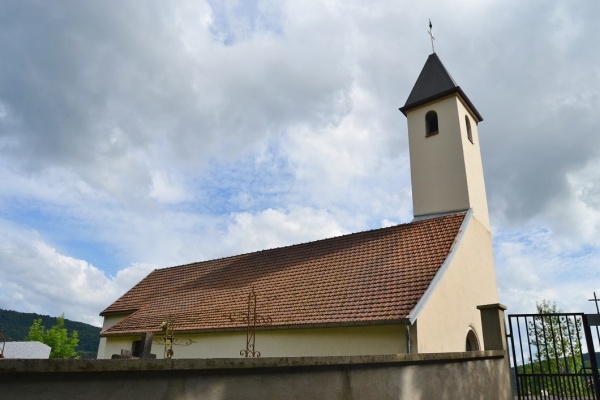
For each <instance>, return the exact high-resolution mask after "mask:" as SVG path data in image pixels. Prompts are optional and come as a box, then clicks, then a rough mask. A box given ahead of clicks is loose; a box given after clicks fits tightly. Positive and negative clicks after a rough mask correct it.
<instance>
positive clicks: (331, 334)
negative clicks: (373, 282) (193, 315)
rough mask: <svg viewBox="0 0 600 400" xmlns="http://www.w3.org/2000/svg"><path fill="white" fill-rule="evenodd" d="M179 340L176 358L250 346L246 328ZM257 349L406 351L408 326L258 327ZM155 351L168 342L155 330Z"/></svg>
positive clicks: (108, 346) (115, 346) (231, 352)
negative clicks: (276, 328)
mask: <svg viewBox="0 0 600 400" xmlns="http://www.w3.org/2000/svg"><path fill="white" fill-rule="evenodd" d="M176 338H177V340H178V342H179V343H186V341H187V339H191V340H192V341H193V342H192V343H191V345H189V346H185V345H176V346H174V347H173V351H174V353H175V354H174V358H238V357H241V356H240V350H243V349H245V348H246V332H245V331H237V332H215V333H202V334H196V335H184V334H181V335H177V334H176ZM102 339H103V340H104V341H105V344H104V350H103V353H102V355H101V356H100V354H99V358H111V356H112V355H113V354H121V349H125V350H130V349H131V345H132V342H133V341H135V340H140V337H135V336H126V337H124V336H123V337H109V338H102ZM256 350H257V351H259V352H260V353H261V357H303V356H346V355H375V354H399V353H406V334H405V326H404V325H401V324H390V325H380V326H352V327H332V328H305V329H286V330H274V329H271V330H258V331H257V332H256ZM152 353H153V354H156V356H157V358H163V354H164V346H163V345H162V344H160V334H154V344H153V346H152Z"/></svg>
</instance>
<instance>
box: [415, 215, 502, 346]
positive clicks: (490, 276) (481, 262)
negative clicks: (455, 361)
mask: <svg viewBox="0 0 600 400" xmlns="http://www.w3.org/2000/svg"><path fill="white" fill-rule="evenodd" d="M464 228H465V229H464V232H463V234H462V236H461V237H460V241H459V242H458V243H457V245H456V246H455V248H454V250H453V252H454V254H451V255H450V257H451V260H450V262H449V264H448V265H447V267H446V268H445V269H444V270H443V271H440V276H439V277H438V278H439V279H437V281H436V282H435V283H434V286H433V287H432V288H431V289H433V290H431V292H430V294H429V296H428V297H427V298H426V299H424V303H423V307H422V308H421V310H420V312H419V313H418V315H417V316H416V318H417V336H418V338H417V343H418V344H417V347H418V352H419V353H438V352H456V351H465V344H466V337H467V333H468V331H469V329H470V328H473V330H474V332H475V334H476V336H477V339H478V342H479V348H480V349H484V346H483V340H482V332H481V317H480V313H479V310H478V309H477V306H478V305H484V304H492V303H497V302H498V293H497V289H496V274H495V270H494V257H493V249H492V239H491V235H490V232H489V230H488V229H487V228H486V227H485V226H483V224H481V222H479V220H478V219H477V218H475V217H473V218H471V219H470V220H469V221H468V223H467V224H466V226H465V227H464Z"/></svg>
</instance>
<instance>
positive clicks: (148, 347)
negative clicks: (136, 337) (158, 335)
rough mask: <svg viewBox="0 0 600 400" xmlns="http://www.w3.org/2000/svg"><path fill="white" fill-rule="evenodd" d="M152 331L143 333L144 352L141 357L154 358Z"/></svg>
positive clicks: (142, 344)
mask: <svg viewBox="0 0 600 400" xmlns="http://www.w3.org/2000/svg"><path fill="white" fill-rule="evenodd" d="M152 336H153V334H152V332H146V333H143V334H142V343H141V346H142V352H141V353H142V354H141V357H142V358H154V357H156V356H154V357H152V354H151V353H152Z"/></svg>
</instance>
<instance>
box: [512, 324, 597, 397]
mask: <svg viewBox="0 0 600 400" xmlns="http://www.w3.org/2000/svg"><path fill="white" fill-rule="evenodd" d="M598 324H600V316H598V314H583V313H554V314H512V315H509V316H508V325H509V333H508V334H507V336H508V338H509V339H510V340H509V343H510V350H511V356H512V360H511V364H512V367H513V371H514V374H515V383H516V390H517V393H516V395H517V398H518V399H535V398H539V397H537V396H539V395H542V396H546V397H549V398H552V399H554V398H561V399H562V398H569V399H572V400H575V399H597V400H600V387H599V370H598V364H597V362H596V357H595V350H594V349H595V348H596V349H597V348H598V347H597V345H598V340H599V338H598V337H595V338H594V337H593V334H592V330H591V329H590V327H591V326H597V325H598ZM585 350H587V354H588V355H589V359H588V360H586V359H585V357H584V356H583V352H584V351H585Z"/></svg>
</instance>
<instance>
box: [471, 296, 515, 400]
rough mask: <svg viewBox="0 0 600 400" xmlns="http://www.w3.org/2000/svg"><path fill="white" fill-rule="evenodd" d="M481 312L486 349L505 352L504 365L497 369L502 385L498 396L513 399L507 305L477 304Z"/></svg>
mask: <svg viewBox="0 0 600 400" xmlns="http://www.w3.org/2000/svg"><path fill="white" fill-rule="evenodd" d="M477 309H478V310H479V312H480V313H481V326H482V330H483V332H482V334H483V346H484V349H485V350H502V351H503V352H504V360H503V362H502V364H503V366H502V367H500V369H499V370H498V371H497V372H498V373H499V374H501V375H502V376H499V377H498V379H499V382H500V386H499V387H498V388H496V390H497V393H496V394H497V398H498V399H503V400H512V399H513V393H512V388H513V384H512V383H511V381H512V374H511V371H510V361H509V356H508V346H507V340H506V323H505V322H504V311H506V306H504V305H502V304H500V303H495V304H486V305H482V306H477Z"/></svg>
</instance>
